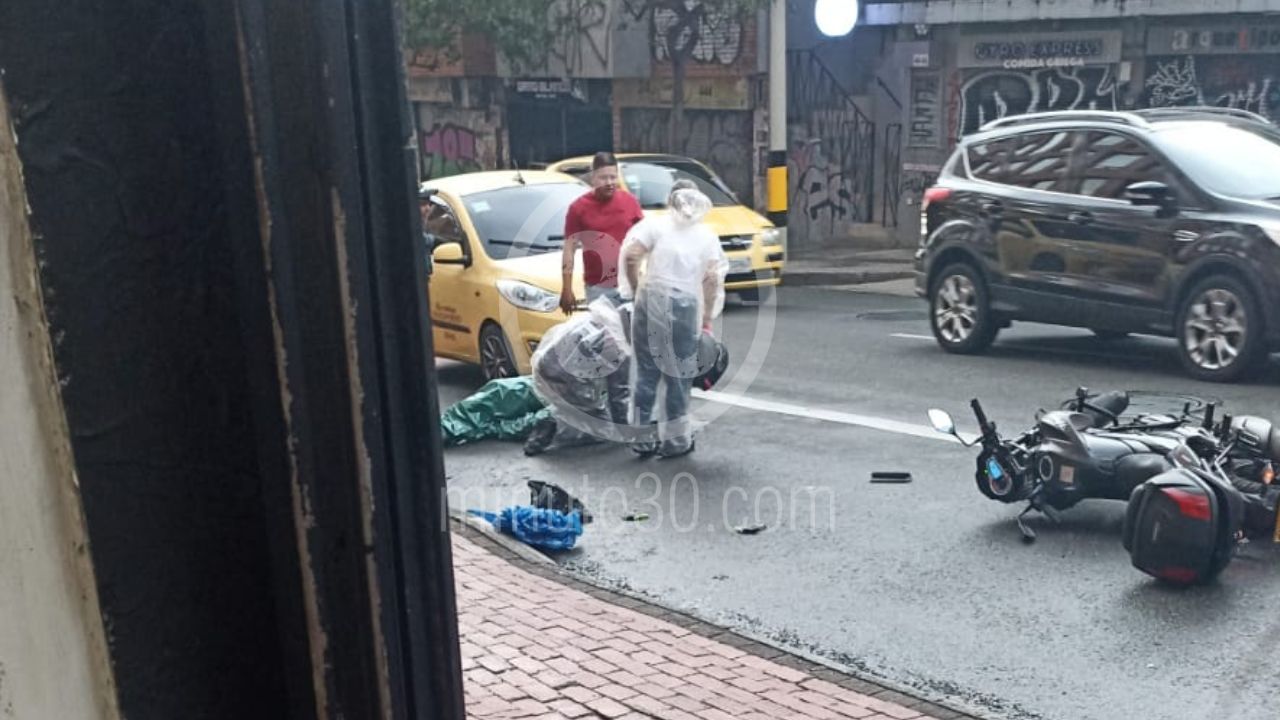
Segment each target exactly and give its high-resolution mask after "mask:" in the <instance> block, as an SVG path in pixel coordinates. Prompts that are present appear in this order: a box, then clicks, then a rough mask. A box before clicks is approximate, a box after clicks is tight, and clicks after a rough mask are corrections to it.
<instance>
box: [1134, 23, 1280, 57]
mask: <svg viewBox="0 0 1280 720" xmlns="http://www.w3.org/2000/svg"><path fill="white" fill-rule="evenodd" d="M1147 53H1148V54H1150V55H1174V54H1177V55H1225V54H1233V55H1234V54H1239V53H1280V23H1275V22H1272V23H1260V24H1256V25H1207V26H1204V25H1202V26H1196V27H1186V26H1181V27H1174V26H1163V27H1153V28H1151V29H1150V30H1148V31H1147Z"/></svg>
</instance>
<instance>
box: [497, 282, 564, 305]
mask: <svg viewBox="0 0 1280 720" xmlns="http://www.w3.org/2000/svg"><path fill="white" fill-rule="evenodd" d="M497 286H498V292H499V293H500V294H501V295H502V297H504V298H506V300H507V302H509V303H511V304H512V305H515V306H516V307H518V308H522V309H524V310H533V311H535V312H551V311H552V310H555V309H556V308H557V307H559V305H560V296H559V295H556V294H555V293H553V292H551V291H550V290H543V289H542V288H540V287H538V286H537V285H530V284H529V283H527V282H524V281H521V280H499V281H498V282H497Z"/></svg>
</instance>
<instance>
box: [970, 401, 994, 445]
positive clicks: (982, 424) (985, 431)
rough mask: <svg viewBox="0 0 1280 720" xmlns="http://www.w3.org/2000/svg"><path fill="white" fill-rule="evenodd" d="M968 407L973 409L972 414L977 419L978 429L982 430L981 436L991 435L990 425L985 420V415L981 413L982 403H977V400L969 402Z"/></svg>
mask: <svg viewBox="0 0 1280 720" xmlns="http://www.w3.org/2000/svg"><path fill="white" fill-rule="evenodd" d="M969 407H971V408H973V414H974V415H975V416H976V417H977V418H978V427H979V428H981V429H982V436H983V437H988V436H990V435H991V423H990V422H989V421H988V420H987V414H986V413H984V412H983V411H982V403H980V402H978V398H974V399H973V400H970V401H969Z"/></svg>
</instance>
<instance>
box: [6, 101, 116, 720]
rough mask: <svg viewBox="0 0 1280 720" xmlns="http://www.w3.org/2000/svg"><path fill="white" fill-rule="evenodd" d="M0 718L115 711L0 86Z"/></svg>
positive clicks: (90, 716)
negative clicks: (0, 496)
mask: <svg viewBox="0 0 1280 720" xmlns="http://www.w3.org/2000/svg"><path fill="white" fill-rule="evenodd" d="M0 386H2V387H4V392H2V393H0V425H2V426H3V427H4V429H5V431H4V433H0V488H3V490H4V498H3V501H0V578H2V579H3V581H2V582H0V619H3V620H0V720H22V719H25V718H76V719H77V720H80V719H83V720H109V719H111V718H116V717H118V713H117V711H116V708H115V694H114V689H113V686H112V681H111V672H110V667H109V663H108V660H107V648H106V640H105V639H104V633H103V628H102V620H101V616H100V614H99V612H98V601H97V600H98V598H97V593H96V591H95V588H94V583H93V576H92V568H91V566H90V563H89V559H88V553H87V552H85V542H86V541H85V529H84V520H83V517H82V516H81V513H80V503H79V494H78V492H77V488H76V484H75V470H74V467H73V463H72V459H71V442H70V439H69V438H68V434H67V426H66V418H65V417H64V416H63V413H62V409H61V406H60V404H59V399H58V395H59V394H58V390H57V379H56V376H55V374H54V370H53V365H52V360H51V358H50V342H49V337H48V328H47V325H46V324H45V318H44V312H43V308H42V306H41V301H40V296H39V293H38V291H37V290H36V284H35V254H34V250H33V248H32V244H31V236H30V231H29V229H28V227H27V214H26V196H25V193H24V192H23V189H22V176H21V168H20V164H19V162H18V158H17V150H16V148H15V147H14V144H13V130H12V128H11V127H10V124H9V113H8V108H7V106H6V104H5V101H4V93H3V89H2V88H0Z"/></svg>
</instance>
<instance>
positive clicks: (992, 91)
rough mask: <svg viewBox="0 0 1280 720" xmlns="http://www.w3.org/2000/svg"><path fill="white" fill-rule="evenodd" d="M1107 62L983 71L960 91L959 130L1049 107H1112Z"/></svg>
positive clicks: (1113, 94)
mask: <svg viewBox="0 0 1280 720" xmlns="http://www.w3.org/2000/svg"><path fill="white" fill-rule="evenodd" d="M1115 109H1116V83H1115V79H1114V78H1113V77H1112V74H1111V67H1110V66H1105V67H1071V68H1061V67H1055V68H1044V69H1041V70H1036V71H1034V72H1017V71H1009V70H982V71H978V72H975V73H974V74H973V75H971V76H970V77H969V79H968V80H966V81H965V82H964V85H963V87H962V88H961V92H960V125H959V133H960V135H962V136H963V135H967V134H969V133H972V132H975V131H977V130H978V128H980V127H982V126H983V125H984V124H986V123H988V122H991V121H992V120H998V119H1000V118H1003V117H1008V116H1010V115H1022V114H1024V113H1032V112H1047V111H1050V110H1115Z"/></svg>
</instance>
